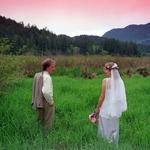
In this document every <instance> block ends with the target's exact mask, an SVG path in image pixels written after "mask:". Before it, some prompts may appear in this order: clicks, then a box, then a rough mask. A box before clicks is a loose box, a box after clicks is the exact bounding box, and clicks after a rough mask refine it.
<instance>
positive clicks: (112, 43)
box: [0, 16, 142, 56]
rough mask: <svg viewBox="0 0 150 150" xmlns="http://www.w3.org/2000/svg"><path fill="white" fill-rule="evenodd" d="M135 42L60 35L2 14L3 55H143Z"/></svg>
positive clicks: (1, 36)
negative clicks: (18, 21)
mask: <svg viewBox="0 0 150 150" xmlns="http://www.w3.org/2000/svg"><path fill="white" fill-rule="evenodd" d="M141 48H142V47H137V45H136V44H135V43H132V42H120V41H117V40H115V39H107V38H103V37H98V36H87V35H81V36H75V37H72V38H71V37H69V36H66V35H56V34H54V33H52V32H50V31H48V30H47V28H44V29H41V30H40V29H38V28H37V27H36V26H35V25H32V26H30V25H27V26H24V24H23V23H22V22H21V23H17V22H15V21H14V20H11V19H6V18H5V17H2V16H0V54H15V55H22V54H34V55H49V54H57V55H58V54H67V55H74V54H82V55H87V54H92V55H94V54H101V55H103V54H110V55H121V56H139V55H140V49H141Z"/></svg>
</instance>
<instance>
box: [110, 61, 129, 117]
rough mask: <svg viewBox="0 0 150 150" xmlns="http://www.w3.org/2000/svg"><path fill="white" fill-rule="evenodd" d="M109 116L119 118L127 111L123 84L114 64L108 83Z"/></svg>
mask: <svg viewBox="0 0 150 150" xmlns="http://www.w3.org/2000/svg"><path fill="white" fill-rule="evenodd" d="M109 110H110V116H111V117H120V116H121V114H122V112H124V111H126V110H127V102H126V93H125V86H124V82H123V80H122V79H121V77H120V74H119V71H118V66H117V64H116V63H114V65H113V66H112V68H111V82H110V109H109Z"/></svg>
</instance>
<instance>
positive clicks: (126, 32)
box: [103, 23, 150, 45]
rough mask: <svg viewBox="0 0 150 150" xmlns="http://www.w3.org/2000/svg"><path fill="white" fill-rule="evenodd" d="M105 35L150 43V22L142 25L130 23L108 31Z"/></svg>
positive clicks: (144, 43) (139, 42)
mask: <svg viewBox="0 0 150 150" xmlns="http://www.w3.org/2000/svg"><path fill="white" fill-rule="evenodd" d="M103 37H107V38H114V39H116V40H121V41H133V42H136V43H137V44H143V45H150V23H147V24H142V25H129V26H127V27H125V28H117V29H112V30H110V31H108V32H106V33H105V34H104V35H103Z"/></svg>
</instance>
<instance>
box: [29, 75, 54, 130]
mask: <svg viewBox="0 0 150 150" xmlns="http://www.w3.org/2000/svg"><path fill="white" fill-rule="evenodd" d="M45 74H46V77H49V76H48V74H47V73H44V72H40V73H36V74H35V76H34V79H33V87H32V106H33V108H34V109H36V110H37V112H38V120H39V122H40V124H41V125H42V126H43V127H45V128H51V127H52V122H53V116H54V109H55V108H54V105H53V103H52V102H51V101H50V99H51V98H49V99H47V97H44V96H45V91H44V90H43V88H45V87H43V86H46V84H48V86H49V85H50V84H51V83H49V82H45V83H44V79H45ZM46 92H47V91H46ZM48 92H50V91H49V90H48ZM46 94H47V93H46ZM48 94H49V95H48V96H49V97H50V93H48ZM46 96H47V95H46Z"/></svg>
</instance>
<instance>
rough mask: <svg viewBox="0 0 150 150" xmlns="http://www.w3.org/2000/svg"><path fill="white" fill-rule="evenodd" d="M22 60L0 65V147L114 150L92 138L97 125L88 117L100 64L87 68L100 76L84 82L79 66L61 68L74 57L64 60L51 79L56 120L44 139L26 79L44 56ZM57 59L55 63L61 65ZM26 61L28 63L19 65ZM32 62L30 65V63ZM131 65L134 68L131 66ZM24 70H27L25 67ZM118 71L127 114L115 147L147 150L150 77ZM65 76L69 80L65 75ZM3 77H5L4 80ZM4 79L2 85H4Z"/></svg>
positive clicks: (13, 149) (94, 99)
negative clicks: (122, 85)
mask: <svg viewBox="0 0 150 150" xmlns="http://www.w3.org/2000/svg"><path fill="white" fill-rule="evenodd" d="M6 58H7V59H6ZM23 58H25V57H24V56H21V57H19V58H18V57H10V58H9V57H5V60H8V61H7V63H5V65H4V64H3V65H1V68H3V69H5V71H4V70H3V75H4V74H5V76H4V77H3V78H1V81H3V83H4V85H5V87H4V88H1V91H3V92H2V93H1V95H0V149H11V150H16V149H36V150H37V149H44V150H47V149H49V150H65V149H67V150H77V149H81V150H99V149H102V150H107V149H108V150H109V149H110V150H111V149H114V147H113V146H112V145H110V144H108V143H107V142H106V141H104V140H103V139H101V137H98V136H97V125H96V124H92V123H91V122H89V120H88V115H89V114H90V113H91V112H93V111H94V110H95V107H96V104H97V102H98V98H99V94H100V91H101V83H102V79H103V78H104V77H103V75H102V70H100V71H99V69H100V66H99V69H96V70H94V69H92V70H90V71H91V73H93V72H95V71H97V72H98V71H99V72H98V73H97V76H96V77H94V78H92V79H89V78H87V77H85V76H82V74H81V76H79V75H78V74H79V71H80V70H78V69H77V68H78V67H77V68H76V69H75V70H73V69H72V70H71V68H73V67H71V68H69V67H65V70H63V69H62V70H61V67H62V68H63V66H62V65H64V66H66V65H68V64H71V63H69V62H76V63H77V61H73V59H77V58H73V59H72V60H71V59H69V60H66V61H65V62H66V63H62V62H61V63H60V64H61V65H59V66H58V71H57V70H56V73H55V74H53V76H52V77H53V84H54V100H55V105H56V112H55V122H54V127H53V129H52V130H51V131H50V132H49V135H48V137H47V138H45V137H43V134H42V129H41V128H39V126H38V123H37V116H36V111H34V110H32V108H31V90H32V78H29V76H30V77H32V74H34V71H35V70H34V71H33V72H31V71H32V69H31V70H30V67H31V68H32V67H33V66H34V69H35V68H36V67H35V66H38V63H37V61H38V62H40V61H41V60H42V59H43V58H41V57H39V58H38V57H34V59H33V57H30V59H29V57H28V61H27V59H23ZM18 59H19V61H18ZM35 59H36V60H37V61H35ZM61 59H62V60H63V62H64V58H62V57H61ZM61 59H58V60H59V61H61ZM112 59H115V58H112ZM126 59H127V58H126ZM128 59H130V58H128ZM135 59H137V58H135ZM146 59H147V58H146ZM2 60H3V59H1V62H2ZM10 60H11V61H10ZM81 60H82V59H81ZM94 60H95V59H94ZM94 60H93V61H94ZM120 60H121V59H120ZM133 60H134V58H133ZM25 61H26V62H27V63H24V62H25ZM34 61H35V64H34V63H33V65H32V64H31V65H29V64H30V63H31V62H34ZM59 61H58V64H59ZM105 61H108V60H107V59H106V58H105V60H103V63H104V62H105ZM123 61H124V60H123ZM123 61H122V62H123ZM142 61H143V60H142ZM144 61H145V59H144ZM146 61H149V59H147V60H146ZM5 62H6V61H5ZM8 62H10V63H8ZM129 62H130V61H129ZM14 64H15V65H14ZM19 64H20V65H21V66H20V65H19ZM22 64H23V65H24V67H22ZM79 64H81V62H80V63H79ZM98 64H99V63H98ZM99 65H102V63H101V64H99ZM135 65H137V64H136V63H135ZM145 65H147V66H148V65H149V64H146V63H145ZM27 66H28V68H29V70H27V68H25V67H27ZM29 66H30V67H29ZM88 66H89V64H88ZM120 66H121V65H120ZM127 66H129V64H127ZM137 67H138V66H137ZM68 68H69V69H68ZM127 68H128V67H127ZM38 69H40V68H38ZM38 69H37V71H38ZM121 69H122V77H123V80H124V82H125V86H126V93H127V102H128V110H127V112H125V113H124V114H123V116H122V117H121V119H120V141H119V148H118V149H120V150H148V149H149V148H150V130H149V124H150V119H149V116H150V101H149V100H150V93H149V89H150V84H149V83H150V76H147V77H142V76H141V75H139V74H136V73H135V74H133V75H132V77H129V76H126V75H124V73H123V71H124V69H125V68H121ZM131 69H133V68H131ZM134 69H135V68H134ZM6 70H7V72H6ZM92 71H93V72H92ZM25 73H26V74H25ZM67 73H68V74H69V75H68V76H66V75H67ZM7 74H8V76H6V75H7ZM28 75H29V76H28ZM1 76H2V72H1ZM6 77H7V83H6V82H4V81H6ZM4 79H5V80H4Z"/></svg>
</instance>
